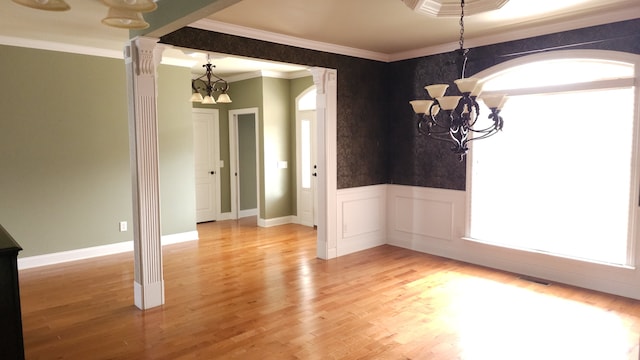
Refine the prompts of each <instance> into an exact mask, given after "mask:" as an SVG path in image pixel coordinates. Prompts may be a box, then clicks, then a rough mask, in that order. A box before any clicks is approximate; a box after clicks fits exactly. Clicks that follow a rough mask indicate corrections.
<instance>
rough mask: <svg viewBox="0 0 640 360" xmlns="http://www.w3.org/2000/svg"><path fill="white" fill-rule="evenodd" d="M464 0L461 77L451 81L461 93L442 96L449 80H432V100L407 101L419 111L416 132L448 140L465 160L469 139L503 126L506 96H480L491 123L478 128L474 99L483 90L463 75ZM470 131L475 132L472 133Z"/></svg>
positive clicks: (496, 130) (492, 133)
mask: <svg viewBox="0 0 640 360" xmlns="http://www.w3.org/2000/svg"><path fill="white" fill-rule="evenodd" d="M464 6H465V3H464V0H462V1H460V41H459V44H460V49H459V50H458V51H459V52H460V58H461V59H460V61H461V62H460V68H461V70H460V72H461V77H460V79H458V80H455V81H454V83H455V84H456V86H457V88H458V92H459V93H460V95H450V96H445V92H446V91H447V89H448V88H449V85H448V84H435V85H428V86H425V89H426V90H427V92H428V93H429V96H430V97H431V100H413V101H410V102H409V103H410V104H411V106H412V107H413V111H415V113H416V114H418V115H420V119H419V120H418V132H419V133H421V134H423V135H427V136H429V137H431V138H434V139H436V140H440V141H445V142H449V143H451V144H452V145H451V150H452V151H453V152H454V153H455V154H457V155H458V156H459V159H460V161H463V160H464V157H465V155H466V154H467V151H468V150H469V148H468V146H467V145H468V143H469V142H470V141H472V140H479V139H485V138H488V137H489V136H492V135H494V134H496V133H497V132H498V131H500V130H502V125H503V119H502V117H501V116H500V110H502V106H503V105H504V103H505V101H506V99H507V97H506V96H505V95H491V96H483V97H482V98H481V100H482V101H483V102H484V103H485V105H486V106H487V107H488V108H489V110H490V111H491V113H490V114H489V116H488V118H489V119H490V120H492V121H493V123H492V124H490V125H488V126H486V127H483V128H477V127H475V126H476V125H480V124H478V123H477V120H478V116H479V115H480V106H479V105H478V102H477V101H476V99H477V97H478V95H480V93H481V91H482V84H481V83H480V82H479V79H476V78H465V77H464V73H465V67H466V65H467V53H468V52H469V49H465V48H464ZM471 133H474V134H473V135H472V134H471Z"/></svg>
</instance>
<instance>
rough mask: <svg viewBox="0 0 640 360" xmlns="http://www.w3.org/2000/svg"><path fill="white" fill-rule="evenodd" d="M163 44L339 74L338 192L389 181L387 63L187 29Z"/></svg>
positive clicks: (163, 40)
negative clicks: (290, 64) (333, 70)
mask: <svg viewBox="0 0 640 360" xmlns="http://www.w3.org/2000/svg"><path fill="white" fill-rule="evenodd" d="M160 41H161V42H162V43H165V44H171V45H176V46H181V47H187V48H192V49H200V50H207V51H215V52H220V53H226V54H233V55H241V56H248V57H253V58H259V59H266V60H274V61H282V62H288V63H293V64H301V65H307V66H319V67H325V68H331V69H337V70H338V109H337V122H338V123H337V132H338V139H337V147H338V148H337V152H338V159H337V161H338V164H337V167H338V179H337V182H338V188H339V189H343V188H351V187H358V186H366V185H375V184H384V183H386V182H387V177H388V176H387V154H388V153H389V151H388V146H387V139H388V137H387V119H388V114H387V113H386V111H387V109H388V105H387V104H385V101H386V100H387V99H386V97H385V96H386V95H387V93H386V91H387V90H388V89H389V88H388V82H387V81H385V76H386V67H387V64H386V63H383V62H379V61H372V60H364V59H359V58H354V57H349V56H344V55H336V54H330V53H325V52H321V51H314V50H308V49H302V48H297V47H292V46H285V45H280V44H274V43H270V42H265V41H259V40H254V39H248V38H243V37H237V36H232V35H226V34H220V33H215V32H210V31H204V30H199V29H193V28H183V29H180V30H177V31H175V32H173V33H171V34H168V35H166V36H163V37H162V38H161V39H160Z"/></svg>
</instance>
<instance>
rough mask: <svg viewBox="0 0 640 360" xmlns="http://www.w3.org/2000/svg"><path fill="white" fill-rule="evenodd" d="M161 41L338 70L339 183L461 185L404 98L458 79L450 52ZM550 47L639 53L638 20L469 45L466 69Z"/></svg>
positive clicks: (461, 173) (204, 34)
mask: <svg viewBox="0 0 640 360" xmlns="http://www.w3.org/2000/svg"><path fill="white" fill-rule="evenodd" d="M161 42H162V43H166V44H172V45H176V46H181V47H187V48H193V49H201V50H208V51H215V52H220V53H227V54H234V55H241V56H248V57H254V58H260V59H266V60H275V61H282V62H289V63H294V64H302V65H309V66H320V67H326V68H332V69H337V70H338V119H337V121H338V124H337V127H338V129H337V130H338V139H337V146H338V159H337V162H338V179H337V181H338V188H340V189H343V188H351V187H358V186H366V185H374V184H384V183H392V184H403V185H415V186H425V187H436V188H445V189H455V190H464V189H465V182H466V174H465V166H466V165H465V163H464V162H459V161H458V158H457V156H455V155H454V154H452V153H451V152H450V151H449V149H448V145H446V144H444V143H441V142H436V141H433V140H429V139H427V138H425V137H424V136H421V135H418V134H417V131H416V127H415V120H416V118H415V114H414V113H413V111H412V110H411V106H410V105H409V104H408V101H409V100H412V99H417V98H425V94H426V93H425V91H424V89H423V86H424V85H426V84H433V83H439V82H448V81H449V80H451V79H457V78H458V77H459V70H458V67H457V65H456V64H455V61H456V60H457V54H456V53H455V52H453V51H452V52H451V53H446V54H439V55H433V56H428V57H422V58H417V59H411V60H404V61H398V62H393V63H389V64H386V63H382V62H377V61H372V60H364V59H359V58H354V57H349V56H344V55H336V54H330V53H324V52H320V51H314V50H308V49H302V48H296V47H291V46H286V45H280V44H274V43H269V42H264V41H259V40H254V39H248V38H242V37H237V36H232V35H225V34H220V33H215V32H209V31H204V30H198V29H193V28H183V29H180V30H177V31H175V32H173V33H171V34H168V35H166V36H164V37H162V38H161ZM552 48H553V49H578V48H583V49H607V50H617V51H625V52H631V53H636V54H640V19H636V20H630V21H625V22H619V23H614V24H606V25H601V26H596V27H591V28H585V29H580V30H574V31H568V32H563V33H558V34H551V35H545V36H539V37H535V38H529V39H524V40H518V41H512V42H507V43H501V44H495V45H490V46H483V47H479V48H475V49H472V50H471V52H470V53H469V58H470V59H469V63H468V65H467V75H468V76H470V75H473V74H475V73H477V72H479V71H481V70H484V69H487V68H489V67H491V66H493V65H495V64H498V63H500V62H503V61H507V60H511V59H513V58H515V57H517V56H522V55H527V54H528V53H532V52H539V51H545V50H547V49H552ZM452 50H454V49H452ZM514 54H515V55H514ZM507 122H508V119H507Z"/></svg>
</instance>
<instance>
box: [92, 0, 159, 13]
mask: <svg viewBox="0 0 640 360" xmlns="http://www.w3.org/2000/svg"><path fill="white" fill-rule="evenodd" d="M102 3H103V4H105V5H107V6H109V7H112V8H116V9H124V10H131V11H138V12H150V11H154V10H155V9H157V8H158V4H156V3H155V2H153V1H151V0H102Z"/></svg>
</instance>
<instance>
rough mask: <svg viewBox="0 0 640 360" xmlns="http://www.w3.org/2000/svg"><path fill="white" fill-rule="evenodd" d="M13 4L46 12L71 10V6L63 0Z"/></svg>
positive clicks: (22, 1) (17, 0)
mask: <svg viewBox="0 0 640 360" xmlns="http://www.w3.org/2000/svg"><path fill="white" fill-rule="evenodd" d="M13 2H14V3H16V4H20V5H23V6H27V7H30V8H33V9H39V10H47V11H67V10H69V9H71V6H69V4H67V3H66V2H64V0H13Z"/></svg>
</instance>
